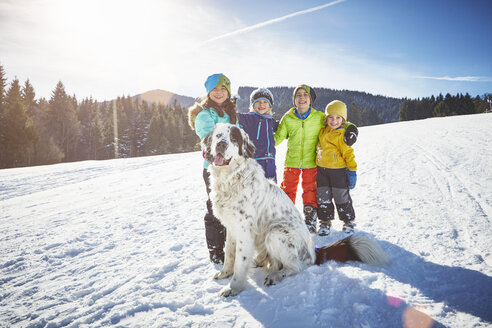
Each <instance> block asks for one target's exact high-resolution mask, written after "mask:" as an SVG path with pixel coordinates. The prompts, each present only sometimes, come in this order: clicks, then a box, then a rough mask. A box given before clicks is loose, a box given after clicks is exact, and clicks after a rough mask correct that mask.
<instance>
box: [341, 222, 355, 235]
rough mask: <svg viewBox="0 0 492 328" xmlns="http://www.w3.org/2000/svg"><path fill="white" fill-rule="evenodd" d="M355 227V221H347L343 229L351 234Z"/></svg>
mask: <svg viewBox="0 0 492 328" xmlns="http://www.w3.org/2000/svg"><path fill="white" fill-rule="evenodd" d="M354 227H355V223H354V221H345V223H344V224H343V229H342V231H343V232H345V233H346V234H351V233H353V232H354Z"/></svg>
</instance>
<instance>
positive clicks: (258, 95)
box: [249, 88, 273, 108]
mask: <svg viewBox="0 0 492 328" xmlns="http://www.w3.org/2000/svg"><path fill="white" fill-rule="evenodd" d="M260 99H265V100H266V101H268V104H269V105H270V108H272V107H273V94H272V93H271V91H270V90H268V89H265V88H258V89H256V90H253V92H251V95H250V96H249V105H250V107H251V108H253V106H254V105H255V103H256V102H257V101H258V100H260Z"/></svg>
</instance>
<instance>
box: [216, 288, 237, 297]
mask: <svg viewBox="0 0 492 328" xmlns="http://www.w3.org/2000/svg"><path fill="white" fill-rule="evenodd" d="M240 292H242V289H241V290H237V289H234V288H231V286H226V287H224V288H222V290H221V291H220V296H222V297H230V296H236V295H238V294H239V293H240Z"/></svg>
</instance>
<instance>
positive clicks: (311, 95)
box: [292, 84, 316, 106]
mask: <svg viewBox="0 0 492 328" xmlns="http://www.w3.org/2000/svg"><path fill="white" fill-rule="evenodd" d="M299 89H304V91H306V92H307V93H308V95H309V99H310V100H311V104H310V106H312V105H313V104H314V101H315V100H316V92H314V89H313V88H311V87H310V86H309V85H306V84H301V85H299V86H298V87H297V88H296V89H295V90H294V93H293V94H292V103H293V104H294V106H295V105H296V93H297V91H299Z"/></svg>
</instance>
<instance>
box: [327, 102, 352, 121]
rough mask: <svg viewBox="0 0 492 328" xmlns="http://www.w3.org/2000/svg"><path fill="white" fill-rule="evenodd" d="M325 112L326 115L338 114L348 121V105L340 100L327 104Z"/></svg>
mask: <svg viewBox="0 0 492 328" xmlns="http://www.w3.org/2000/svg"><path fill="white" fill-rule="evenodd" d="M325 114H326V116H328V115H338V116H341V117H343V119H344V120H345V121H347V106H346V105H345V104H344V103H343V102H341V101H340V100H333V101H332V102H331V103H329V104H328V105H326V109H325Z"/></svg>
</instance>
